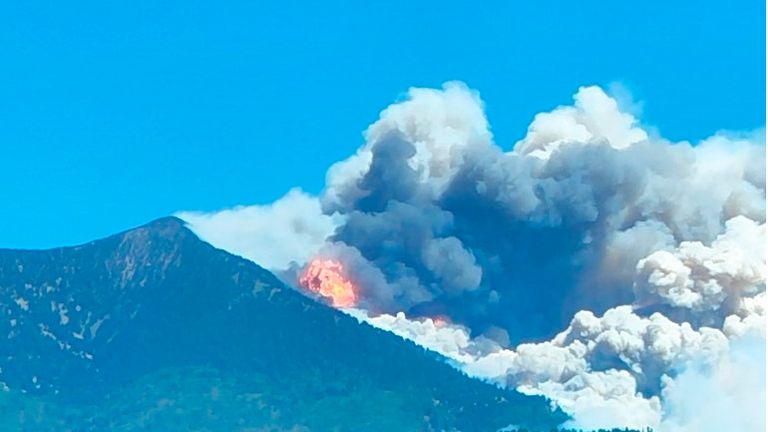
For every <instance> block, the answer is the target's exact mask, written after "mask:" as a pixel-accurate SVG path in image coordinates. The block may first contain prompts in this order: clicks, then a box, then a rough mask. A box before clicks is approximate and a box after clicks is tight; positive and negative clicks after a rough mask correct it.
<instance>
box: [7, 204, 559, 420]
mask: <svg viewBox="0 0 768 432" xmlns="http://www.w3.org/2000/svg"><path fill="white" fill-rule="evenodd" d="M0 316H2V317H4V319H2V320H1V321H0V335H7V340H6V343H4V344H2V345H0V382H1V383H2V385H3V386H5V387H6V388H9V389H13V390H21V391H23V392H26V393H29V394H34V395H39V396H40V397H56V398H59V399H62V400H77V401H88V403H98V401H99V400H100V398H103V396H104V395H106V394H109V393H110V392H114V391H115V389H119V388H126V386H130V385H132V383H135V382H137V380H140V379H141V378H142V377H144V376H147V375H148V374H152V373H155V372H157V371H162V370H178V369H179V368H189V367H213V368H215V369H216V370H221V371H225V372H226V371H229V372H226V373H232V374H234V376H238V377H247V376H252V375H253V374H257V375H259V376H266V377H270V378H269V380H270V381H269V382H270V383H272V384H270V385H275V384H274V383H278V382H279V383H280V386H277V387H276V389H277V390H276V391H275V393H276V394H277V395H278V396H279V395H280V394H283V393H282V392H284V391H285V390H281V389H282V388H283V387H292V386H296V385H298V383H299V382H303V381H306V379H307V376H311V377H313V378H310V380H315V379H316V380H317V381H318V383H319V384H318V386H319V387H318V388H321V389H323V391H319V393H318V395H319V396H321V397H324V398H327V396H328V394H334V392H337V391H342V393H343V394H346V393H349V394H356V393H355V392H359V391H361V390H360V389H361V388H363V387H361V386H363V384H361V383H368V384H365V386H368V387H365V388H369V390H368V392H369V393H370V394H379V393H380V392H381V391H384V393H381V394H390V393H392V392H393V393H392V394H394V395H398V397H399V398H401V399H403V400H407V398H409V397H410V396H408V394H407V393H408V392H411V393H414V394H415V393H416V392H423V391H424V390H423V389H426V391H428V393H429V395H430V396H427V393H425V394H424V398H425V399H427V398H432V400H435V401H438V402H440V403H444V404H445V406H453V407H454V408H455V410H453V411H455V412H450V413H449V412H448V411H451V410H448V411H446V412H445V413H443V414H441V415H442V416H444V417H445V416H448V417H450V418H453V417H456V419H454V420H455V421H459V420H458V419H459V418H462V416H464V417H467V418H470V417H472V416H471V415H468V414H466V415H465V414H460V412H462V411H463V410H466V412H467V413H470V412H473V413H478V412H480V411H483V412H493V413H495V414H494V415H498V416H499V418H507V417H509V420H504V421H512V420H515V421H517V422H518V423H524V422H525V421H526V420H533V422H532V423H533V424H543V425H547V426H551V425H556V424H557V423H559V422H561V421H562V420H563V416H562V414H561V413H559V412H554V413H553V412H551V410H550V409H549V406H548V404H547V403H546V401H544V400H543V399H541V398H535V397H534V398H530V397H526V396H522V395H520V394H518V393H516V392H511V391H507V390H502V389H498V388H496V387H494V386H492V385H490V384H485V383H482V382H480V381H477V380H474V379H471V378H468V377H466V376H465V375H464V374H463V373H461V372H459V371H457V370H455V369H453V368H452V367H451V366H449V365H448V364H446V363H445V362H444V361H443V359H442V358H440V357H439V355H437V354H436V353H433V352H431V351H427V350H425V349H423V348H421V347H418V346H416V345H415V344H413V343H412V342H410V341H406V340H404V339H402V338H400V337H398V336H395V335H393V334H391V333H388V332H384V331H382V330H378V329H374V328H373V327H371V326H369V325H367V324H365V323H359V322H358V321H357V320H356V319H355V318H352V317H350V316H348V315H346V314H344V313H342V312H340V311H338V310H336V309H333V308H330V307H328V306H326V305H324V304H321V303H319V302H317V301H315V300H313V299H310V298H309V297H307V296H305V295H303V294H302V293H299V292H297V291H296V290H294V289H292V288H290V287H287V286H286V285H285V284H283V283H281V282H280V281H279V280H278V279H277V278H276V277H275V276H274V275H272V274H271V273H270V272H268V271H267V270H265V269H263V268H262V267H260V266H258V265H257V264H255V263H253V262H251V261H248V260H246V259H244V258H241V257H238V256H235V255H232V254H230V253H228V252H226V251H223V250H220V249H216V248H215V247H213V246H211V245H210V244H208V243H206V242H204V241H202V240H201V239H199V238H198V237H197V236H196V235H195V234H194V233H193V232H192V231H191V230H189V228H187V227H186V224H185V223H184V222H183V221H182V220H181V219H179V218H176V217H165V218H161V219H157V220H155V221H152V222H150V223H148V224H145V225H142V226H140V227H138V228H135V229H131V230H126V231H123V232H121V233H118V234H115V235H113V236H109V237H106V238H104V239H100V240H95V241H92V242H88V243H85V244H82V245H79V246H69V247H63V248H54V249H47V250H43V251H31V250H25V251H17V250H11V249H1V250H0ZM291 377H296V378H295V379H293V378H291ZM246 381H247V379H246ZM334 383H344V384H343V385H341V387H339V386H338V385H337V384H334ZM163 385H165V384H163ZM337 387H339V388H341V390H339V389H338V388H337ZM334 388H337V390H333V389H334ZM415 388H422V390H413V389H415ZM409 389H411V390H409ZM313 391H314V390H313ZM387 392H390V393H387ZM295 397H301V395H295ZM278 400H281V401H288V400H294V399H290V398H288V399H285V398H282V399H281V398H280V397H278ZM398 400H399V399H398ZM291 403H294V402H290V403H289V402H284V404H288V405H290V404H291ZM473 404H474V405H473ZM502 407H507V408H508V409H509V410H510V412H509V414H510V415H505V414H504V412H500V411H499V410H500V408H502ZM430 410H431V409H430ZM515 411H516V412H517V414H516V413H515ZM441 412H442V411H441ZM499 412H500V413H499ZM520 412H526V413H528V414H526V415H530V416H533V417H537V418H535V419H534V418H530V419H526V418H517V419H516V418H515V417H519V413H520ZM534 413H535V414H534ZM414 415H415V414H414ZM428 417H429V416H428ZM430 418H431V417H430ZM494 418H495V417H494ZM430 421H436V420H435V419H432V420H430ZM474 421H475V420H473V421H466V424H472V423H473V422H474ZM459 422H460V421H459ZM507 424H509V423H507ZM505 425H506V424H499V425H498V427H503V426H505ZM466 427H467V426H465V428H466ZM462 430H465V429H462ZM470 430H484V429H470Z"/></svg>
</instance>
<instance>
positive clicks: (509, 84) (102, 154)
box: [0, 0, 765, 248]
mask: <svg viewBox="0 0 768 432" xmlns="http://www.w3.org/2000/svg"><path fill="white" fill-rule="evenodd" d="M158 3H161V2H154V1H130V2H128V1H114V2H85V1H84V2H75V4H71V3H70V4H65V3H64V2H50V3H49V4H42V3H40V4H34V2H22V1H5V2H2V3H0V149H2V155H1V156H0V247H27V248H37V247H51V246H56V245H67V244H76V243H80V242H85V241H88V240H90V239H93V238H97V237H100V236H104V235H108V234H110V233H113V232H116V231H119V230H122V229H126V228H129V227H131V226H134V225H138V224H141V223H144V222H146V221H149V220H151V219H153V218H156V217H160V216H163V215H167V214H171V213H173V212H175V211H178V210H183V209H195V210H213V209H218V208H223V207H229V206H233V205H237V204H254V203H266V202H270V201H272V200H274V199H275V198H277V197H279V196H281V195H282V194H283V193H285V192H286V191H287V190H288V189H290V188H291V187H294V186H300V187H302V188H304V189H305V190H307V191H310V192H319V191H320V189H321V188H322V185H323V180H324V174H325V170H326V169H327V167H328V166H329V165H330V164H331V163H333V162H334V161H337V160H339V159H341V158H344V157H346V156H347V155H349V154H351V153H352V152H353V151H354V149H355V148H357V147H358V146H359V145H360V144H361V143H362V136H361V132H362V131H363V129H364V128H365V127H366V126H367V125H368V124H369V123H370V122H372V121H373V120H375V119H376V117H377V115H378V113H379V111H380V110H381V109H383V108H384V107H386V106H387V105H388V104H389V103H390V102H392V101H393V100H395V99H396V98H397V97H398V96H399V95H401V94H402V92H403V91H404V90H406V89H407V88H408V87H410V86H439V85H440V84H441V83H442V82H444V81H447V80H454V79H458V80H462V81H465V82H466V83H467V84H468V85H469V86H471V87H472V88H475V89H477V90H479V91H480V93H481V96H482V97H483V99H484V100H485V102H486V106H487V114H488V117H489V119H490V122H491V125H492V128H493V131H494V134H495V136H496V140H497V142H498V143H499V144H500V145H502V146H504V147H509V146H511V145H512V143H514V142H515V141H516V140H517V139H519V138H520V137H522V136H523V135H524V133H525V128H526V126H527V125H528V123H529V122H530V120H531V119H532V117H533V115H535V114H536V113H538V112H541V111H545V110H549V109H551V108H553V107H554V106H556V105H558V104H564V103H569V102H570V98H571V95H572V94H573V93H574V92H575V90H576V89H577V88H578V87H579V86H580V85H586V84H600V85H604V86H608V85H609V84H610V83H614V82H619V83H621V84H622V85H623V86H624V87H626V88H627V89H629V90H630V91H631V92H632V94H633V96H634V98H635V99H638V100H641V101H644V105H643V121H644V122H645V123H647V124H650V125H653V126H655V127H656V128H658V130H659V131H660V133H661V134H662V135H663V136H665V137H667V138H670V139H674V140H680V139H689V140H697V139H701V138H703V137H706V136H708V135H710V134H712V133H713V132H715V131H717V130H719V129H733V130H749V129H754V128H756V127H761V126H763V125H764V122H765V20H764V17H765V3H764V2H762V1H757V0H748V1H745V0H741V1H733V2H712V1H704V2H693V1H690V2H664V1H644V2H628V1H627V2H604V1H582V2H566V1H562V2H551V1H537V2H528V3H522V2H511V1H504V2H501V1H499V2H495V1H489V2H484V3H483V4H482V7H480V6H478V5H477V2H458V1H441V2H414V1H389V2H371V3H366V2H355V1H348V2H338V1H335V2H322V3H321V2H294V1H280V2H231V3H232V4H230V5H227V6H221V5H214V3H213V2H196V1H184V2H162V3H163V4H162V5H159V4H158ZM609 3H610V4H609Z"/></svg>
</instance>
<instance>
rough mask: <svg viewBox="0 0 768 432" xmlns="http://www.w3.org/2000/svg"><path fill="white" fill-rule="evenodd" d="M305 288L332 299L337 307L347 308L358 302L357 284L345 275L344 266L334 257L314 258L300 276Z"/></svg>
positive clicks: (300, 282) (300, 281)
mask: <svg viewBox="0 0 768 432" xmlns="http://www.w3.org/2000/svg"><path fill="white" fill-rule="evenodd" d="M299 284H300V285H301V286H303V287H304V288H306V289H308V290H310V291H312V292H315V293H317V294H320V295H321V296H323V297H328V298H330V299H331V304H332V305H333V306H335V307H341V308H347V307H352V306H354V305H356V304H357V291H356V287H355V285H354V284H353V283H352V282H351V281H350V280H349V279H348V278H347V277H346V276H345V273H344V266H342V265H341V263H340V262H338V261H336V260H332V259H319V258H316V259H313V260H312V261H310V263H309V265H307V268H306V269H305V270H304V273H303V274H302V275H301V276H300V277H299Z"/></svg>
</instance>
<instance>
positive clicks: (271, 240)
mask: <svg viewBox="0 0 768 432" xmlns="http://www.w3.org/2000/svg"><path fill="white" fill-rule="evenodd" d="M177 216H179V217H180V218H181V219H183V220H185V221H186V222H187V223H188V224H189V226H190V228H192V229H193V230H194V231H195V233H197V235H198V236H200V238H202V239H203V240H205V241H207V242H209V243H211V244H213V245H217V246H219V247H222V248H225V249H227V250H228V251H229V252H231V253H234V254H237V255H241V256H243V257H245V258H248V259H250V260H252V261H254V262H257V263H259V264H261V265H262V266H265V267H267V268H272V269H283V268H287V267H288V266H289V265H290V264H291V263H292V262H296V261H300V262H306V260H308V259H309V258H311V257H312V256H313V255H314V254H315V253H317V251H318V250H319V249H320V248H322V247H323V246H324V245H325V242H326V239H327V238H328V236H329V235H331V234H332V233H333V230H334V229H335V228H336V225H337V222H336V221H335V220H334V218H333V217H331V216H327V215H325V214H323V213H322V211H321V209H320V204H319V202H318V201H317V199H316V198H314V197H312V196H309V195H307V194H306V193H304V192H302V191H300V190H299V189H293V190H291V191H290V192H288V193H287V194H286V195H285V196H284V197H282V198H280V199H279V200H277V201H275V202H274V203H272V204H270V205H264V206H258V205H254V206H247V207H237V208H233V209H230V210H222V211H220V212H215V213H201V212H181V213H179V214H178V215H177Z"/></svg>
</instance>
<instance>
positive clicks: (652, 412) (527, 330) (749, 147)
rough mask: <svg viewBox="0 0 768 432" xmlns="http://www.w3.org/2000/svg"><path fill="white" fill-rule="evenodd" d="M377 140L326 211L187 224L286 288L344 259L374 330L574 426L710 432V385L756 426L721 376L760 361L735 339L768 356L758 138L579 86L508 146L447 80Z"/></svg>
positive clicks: (283, 211)
mask: <svg viewBox="0 0 768 432" xmlns="http://www.w3.org/2000/svg"><path fill="white" fill-rule="evenodd" d="M365 139H366V140H365V144H364V145H363V146H362V147H361V148H360V149H359V150H358V151H357V153H356V154H355V155H353V156H352V157H350V158H349V159H347V160H344V161H342V162H339V163H337V164H335V165H334V166H332V167H331V168H330V169H329V171H328V177H327V181H326V185H327V186H326V189H325V191H324V192H323V194H322V196H320V197H319V198H313V197H309V196H307V195H304V194H301V193H300V192H292V193H290V194H289V195H287V196H286V197H285V198H283V199H281V200H280V201H278V202H277V203H275V204H274V205H273V206H271V207H269V206H267V207H255V208H254V207H244V208H239V209H234V210H229V211H225V212H221V213H217V214H210V215H204V214H198V213H194V214H190V213H187V214H182V217H183V218H185V219H186V220H188V221H189V222H190V223H191V224H192V226H193V228H195V229H196V230H197V232H198V233H199V234H200V235H201V236H202V237H203V238H205V239H207V240H209V241H211V242H213V243H214V244H216V245H217V246H220V247H223V248H225V249H229V250H232V251H234V252H236V253H239V254H241V255H243V256H246V257H248V258H251V259H254V260H255V261H256V262H259V263H261V264H264V265H266V266H268V267H271V268H272V269H274V270H279V271H280V273H281V274H282V275H283V276H284V277H285V278H286V280H288V281H289V282H290V281H294V280H295V274H296V272H297V271H298V270H300V268H301V266H302V265H303V264H304V263H305V262H306V260H307V259H308V258H309V257H311V256H314V255H316V254H321V255H324V256H328V257H333V258H336V259H338V260H339V261H341V262H342V263H344V264H345V266H346V267H347V268H348V269H349V271H350V276H351V277H352V278H353V279H354V280H355V282H357V284H358V285H359V287H360V291H361V292H360V296H361V303H360V305H359V307H360V308H361V309H362V310H364V311H366V312H363V311H357V312H353V313H355V314H356V315H357V316H359V317H360V318H361V319H365V320H367V321H369V322H371V323H372V324H374V325H377V326H379V327H382V328H386V329H390V330H392V331H394V332H396V333H398V334H401V335H402V336H404V337H408V338H410V339H413V340H415V341H417V342H418V343H420V344H422V345H425V346H428V347H430V348H433V349H435V350H437V351H439V352H441V353H443V354H445V355H446V356H447V357H449V358H451V359H452V360H453V361H455V362H456V364H457V366H459V367H463V368H465V369H466V370H467V371H468V372H470V373H472V374H475V375H478V376H482V377H485V378H488V379H493V380H497V381H499V382H502V383H504V384H507V385H510V386H514V387H517V388H519V389H521V390H523V391H527V392H534V393H541V394H545V395H547V396H550V397H551V398H553V399H554V400H555V401H557V403H558V404H560V406H561V407H563V409H565V410H566V411H568V412H570V413H572V414H573V415H574V419H575V421H576V424H577V425H579V426H584V427H597V426H624V425H627V426H646V425H651V426H657V427H660V428H662V430H670V431H676V430H681V428H683V429H682V430H691V431H693V430H703V429H701V428H698V429H697V428H694V427H693V426H690V425H692V424H693V423H692V421H693V420H692V419H691V415H690V412H687V411H686V410H687V409H690V406H689V405H686V401H687V399H686V397H687V396H686V393H687V392H689V391H694V389H697V388H699V387H701V388H708V389H710V390H711V391H713V392H714V391H717V392H719V393H716V394H719V395H723V397H724V398H725V397H726V396H725V395H728V400H730V401H733V400H739V401H741V400H742V399H739V398H743V399H744V402H745V403H743V404H742V403H740V404H738V405H739V406H738V407H736V408H734V409H730V408H729V410H730V411H729V413H730V414H729V415H741V414H744V416H743V418H742V420H744V419H745V418H746V416H747V414H745V412H742V411H743V410H744V409H747V408H748V407H750V406H751V405H750V404H748V403H746V402H755V401H757V402H759V398H760V397H762V400H764V388H765V386H764V383H761V386H760V388H761V389H762V393H761V394H752V393H755V392H754V391H753V390H754V389H753V388H751V387H745V386H741V385H737V384H735V383H737V382H739V380H740V379H742V375H741V374H740V373H737V372H734V373H724V372H723V371H728V370H733V371H739V372H741V371H743V370H745V369H747V368H748V365H749V364H750V363H749V361H744V359H745V358H747V360H749V358H748V356H747V357H745V356H744V355H741V354H738V352H737V350H736V349H735V348H733V347H734V346H738V347H743V346H749V347H754V346H764V344H765V331H764V322H765V294H764V293H765V263H766V261H765V251H764V248H763V247H764V244H765V138H764V132H763V131H759V132H755V133H750V134H741V135H738V134H726V133H720V134H717V135H715V136H714V137H712V138H709V139H707V140H704V141H703V142H700V143H695V144H691V143H687V142H679V143H672V142H668V141H666V140H664V139H663V138H660V137H655V136H653V134H651V133H650V132H648V131H646V130H644V129H643V128H642V126H641V125H640V123H639V122H638V120H637V119H636V118H634V117H633V116H632V115H630V114H628V113H625V112H622V111H621V110H620V108H619V106H618V104H617V103H616V101H615V100H614V99H612V98H611V97H609V96H608V95H607V94H606V93H605V92H603V90H601V89H600V88H598V87H584V88H581V89H579V91H578V92H577V93H576V95H575V96H574V104H573V105H572V106H565V107H559V108H556V109H555V110H553V111H552V112H548V113H541V114H538V115H536V116H535V118H534V120H533V122H532V123H531V125H530V126H529V128H528V131H527V134H526V135H525V136H524V138H523V139H521V140H520V141H519V142H517V143H516V144H514V146H513V147H511V148H509V149H505V148H502V147H499V146H497V145H496V144H495V143H494V142H493V138H492V134H491V132H490V129H489V125H488V122H487V120H486V118H485V115H484V111H483V105H482V102H481V100H480V98H479V96H478V95H477V94H476V93H474V92H472V91H470V90H468V89H467V88H466V87H465V86H464V85H462V84H460V83H449V84H446V85H445V86H444V88H443V89H440V90H433V89H411V90H410V91H409V93H408V97H407V98H406V99H405V100H404V101H402V102H400V103H397V104H394V105H392V106H390V107H388V108H387V109H385V110H384V111H383V112H382V113H381V116H380V119H379V120H378V121H377V122H375V123H374V124H372V125H371V126H370V127H369V128H368V130H367V131H366V133H365ZM266 240H269V241H266ZM282 243H284V244H282ZM398 313H399V314H398ZM368 315H370V317H368ZM438 315H439V316H445V317H447V318H448V319H449V320H450V322H451V323H441V321H438V322H437V323H436V322H435V321H434V320H431V319H426V317H433V316H438ZM563 329H565V330H563ZM524 342H527V343H524ZM531 342H538V343H531ZM521 343H522V344H521ZM510 346H515V348H510ZM743 351H745V352H750V351H749V350H748V349H743ZM739 352H741V351H739ZM737 354H738V355H737ZM753 363H754V362H753ZM757 363H759V365H760V368H761V367H762V364H764V361H763V360H759V361H758V362H757ZM729 368H731V369H729ZM761 373H762V372H761ZM762 376H764V374H763V375H762ZM707 380H709V381H707ZM705 381H706V384H704V382H705ZM731 381H733V383H731ZM702 386H708V387H702ZM697 391H698V390H697ZM746 391H749V392H751V393H744V392H746ZM761 395H762V396H761ZM691 397H693V396H691ZM712 409H716V407H712ZM759 411H760V409H759V408H758V409H757V411H755V412H759ZM738 424H743V425H746V426H745V427H749V428H751V427H753V425H762V424H764V419H761V418H755V417H754V415H753V416H752V417H751V420H749V421H747V420H744V422H742V423H738ZM686 427H688V429H684V428H686ZM744 430H752V429H744Z"/></svg>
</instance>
